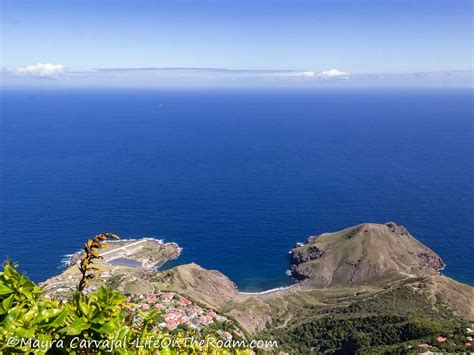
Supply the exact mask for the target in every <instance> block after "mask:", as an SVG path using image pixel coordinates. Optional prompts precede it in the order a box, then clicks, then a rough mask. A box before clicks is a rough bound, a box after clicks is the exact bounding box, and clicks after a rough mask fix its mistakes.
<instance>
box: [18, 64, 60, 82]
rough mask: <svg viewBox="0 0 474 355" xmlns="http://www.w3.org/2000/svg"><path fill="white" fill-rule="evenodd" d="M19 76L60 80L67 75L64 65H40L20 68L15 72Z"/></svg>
mask: <svg viewBox="0 0 474 355" xmlns="http://www.w3.org/2000/svg"><path fill="white" fill-rule="evenodd" d="M15 72H16V73H17V74H19V75H26V76H31V77H33V78H39V79H59V78H61V77H64V75H65V74H66V72H65V66H64V65H62V64H50V63H45V64H43V63H38V64H32V65H27V66H26V67H20V68H18V69H16V70H15Z"/></svg>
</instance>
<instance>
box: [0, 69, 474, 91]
mask: <svg viewBox="0 0 474 355" xmlns="http://www.w3.org/2000/svg"><path fill="white" fill-rule="evenodd" d="M0 75H1V79H2V80H1V82H2V86H4V87H28V86H32V87H42V86H44V87H132V88H140V87H142V88H213V87H218V88H225V87H229V88H233V87H317V86H336V87H348V86H349V87H350V86H447V87H450V86H464V87H466V86H467V87H472V86H473V82H474V80H473V72H468V71H467V72H466V71H457V72H431V73H429V72H426V73H412V74H385V75H384V74H356V75H351V74H350V73H348V72H345V71H342V70H339V69H334V68H332V69H327V70H322V71H308V70H238V69H220V68H109V69H94V70H84V71H75V70H72V69H70V68H67V67H66V66H65V65H63V64H53V63H37V64H32V65H27V66H24V67H19V68H16V69H13V70H12V69H5V70H3V71H2V72H1V74H0ZM44 79H49V80H44Z"/></svg>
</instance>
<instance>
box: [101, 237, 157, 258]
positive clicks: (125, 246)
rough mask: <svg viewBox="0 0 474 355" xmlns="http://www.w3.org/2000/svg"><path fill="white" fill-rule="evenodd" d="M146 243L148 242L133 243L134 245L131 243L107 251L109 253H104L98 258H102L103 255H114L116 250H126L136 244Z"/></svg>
mask: <svg viewBox="0 0 474 355" xmlns="http://www.w3.org/2000/svg"><path fill="white" fill-rule="evenodd" d="M147 241H148V240H139V241H138V242H135V243H132V244H127V245H124V246H123V247H120V248H116V249H113V250H109V251H106V252H104V253H101V254H100V256H104V255H107V254H110V253H114V252H116V251H118V250H121V249H127V248H130V247H133V246H135V245H137V244H140V243H144V242H147Z"/></svg>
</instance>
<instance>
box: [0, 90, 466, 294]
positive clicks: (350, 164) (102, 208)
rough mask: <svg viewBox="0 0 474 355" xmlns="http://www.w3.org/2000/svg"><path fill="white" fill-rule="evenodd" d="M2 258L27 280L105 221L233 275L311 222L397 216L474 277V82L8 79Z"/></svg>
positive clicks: (277, 269) (271, 275)
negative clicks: (371, 84) (20, 85)
mask: <svg viewBox="0 0 474 355" xmlns="http://www.w3.org/2000/svg"><path fill="white" fill-rule="evenodd" d="M1 100H2V102H1V106H2V107H1V126H0V129H1V130H0V148H1V150H0V153H1V154H0V159H1V160H0V171H1V179H0V184H1V185H0V197H1V204H0V218H1V219H0V223H1V226H0V233H1V234H0V259H4V258H5V257H6V256H9V257H11V258H12V259H14V260H17V261H18V262H19V263H20V265H21V269H22V270H24V271H26V272H27V274H28V275H29V276H30V277H32V278H33V279H34V280H36V281H40V280H44V279H45V278H47V277H49V276H52V275H55V274H57V273H58V272H59V271H60V270H58V268H59V267H60V265H61V264H60V261H61V257H62V256H63V255H64V254H67V253H71V252H73V251H75V250H77V249H79V248H80V247H81V245H82V243H83V242H84V240H85V239H86V238H87V237H91V236H93V235H95V234H97V233H99V232H104V231H111V232H115V233H118V234H120V235H121V236H122V237H124V238H133V237H140V236H155V237H159V238H163V239H165V240H166V241H176V242H178V243H179V244H180V245H181V246H182V247H183V248H184V250H183V254H182V257H181V258H180V259H179V261H178V262H181V263H186V262H189V261H195V262H197V263H199V264H200V265H202V266H203V267H206V268H212V269H218V270H220V271H222V272H224V273H225V274H227V275H228V276H229V277H230V278H231V279H233V280H234V281H235V282H236V283H237V284H238V286H239V287H240V288H241V289H242V290H261V289H266V288H271V287H276V286H280V285H284V284H287V283H288V282H290V280H289V279H288V277H287V276H286V275H285V270H286V269H287V268H288V262H289V260H288V250H289V249H290V248H291V247H292V246H293V245H294V244H295V242H297V241H303V240H304V239H305V238H306V237H307V236H309V235H312V234H317V233H321V232H326V231H335V230H338V229H342V228H344V227H347V226H351V225H354V224H358V223H361V222H387V221H390V220H394V221H396V222H398V223H401V224H403V225H405V226H406V227H407V228H408V229H409V231H410V232H411V233H412V234H413V235H414V236H416V237H417V238H418V239H419V240H421V241H422V242H423V243H425V244H427V245H428V246H430V247H431V248H432V249H434V250H435V251H436V252H437V253H439V254H440V255H441V256H442V258H443V259H444V261H445V262H446V264H447V268H446V270H445V272H446V274H448V275H451V276H453V277H455V278H457V279H458V280H461V281H464V282H468V283H470V284H474V268H473V263H472V261H473V258H472V255H473V253H472V251H473V250H474V243H473V240H474V218H473V216H474V214H473V212H474V188H473V187H474V184H473V183H474V180H473V177H474V159H473V151H474V143H473V138H474V137H473V122H474V115H473V91H472V90H468V89H459V90H458V89H450V90H441V89H437V90H435V89H430V90H428V89H426V90H421V89H418V90H415V89H410V90H402V89H390V90H383V89H378V90H364V89H351V90H342V89H340V90H336V89H333V90H322V89H321V90H312V91H311V90H302V91H299V90H283V89H282V90H274V91H263V90H262V91H250V90H246V91H240V92H239V91H209V92H204V91H194V92H193V91H169V92H165V91H150V90H149V91H140V90H128V91H127V90H107V89H101V90H100V89H97V90H87V91H86V90H43V91H41V90H36V91H33V90H6V89H4V90H3V91H2V92H1Z"/></svg>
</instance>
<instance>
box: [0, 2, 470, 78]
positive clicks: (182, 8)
mask: <svg viewBox="0 0 474 355" xmlns="http://www.w3.org/2000/svg"><path fill="white" fill-rule="evenodd" d="M0 1H1V3H2V7H3V8H2V58H1V59H2V67H3V68H7V69H10V70H14V69H15V68H19V67H24V66H27V65H31V64H35V63H39V62H41V63H53V64H61V65H63V66H65V68H67V69H68V70H74V71H77V70H90V69H96V68H149V67H155V68H157V67H158V68H163V67H182V68H227V69H256V70H263V69H268V70H296V71H314V72H321V71H324V70H328V69H331V68H336V69H338V70H340V71H344V72H347V73H350V74H355V75H357V74H368V73H370V74H400V73H411V72H430V71H452V70H465V71H469V70H472V66H473V62H472V40H473V38H472V36H473V33H472V15H473V13H472V1H470V0H412V1H408V0H399V1H395V0H385V1H380V0H372V1H369V0H328V1H325V0H324V1H319V0H312V1H301V0H286V1H280V0H271V1H270V0H259V1H257V0H252V1H248V0H240V1H231V0H212V1H211V0H202V1H184V0H170V1H160V0H156V1H145V0H129V1H123V0H114V1H111V0H93V1H92V0H68V1H64V0H63V1H56V0H54V1H53V0H42V1H38V0H30V1H26V0H0Z"/></svg>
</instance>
